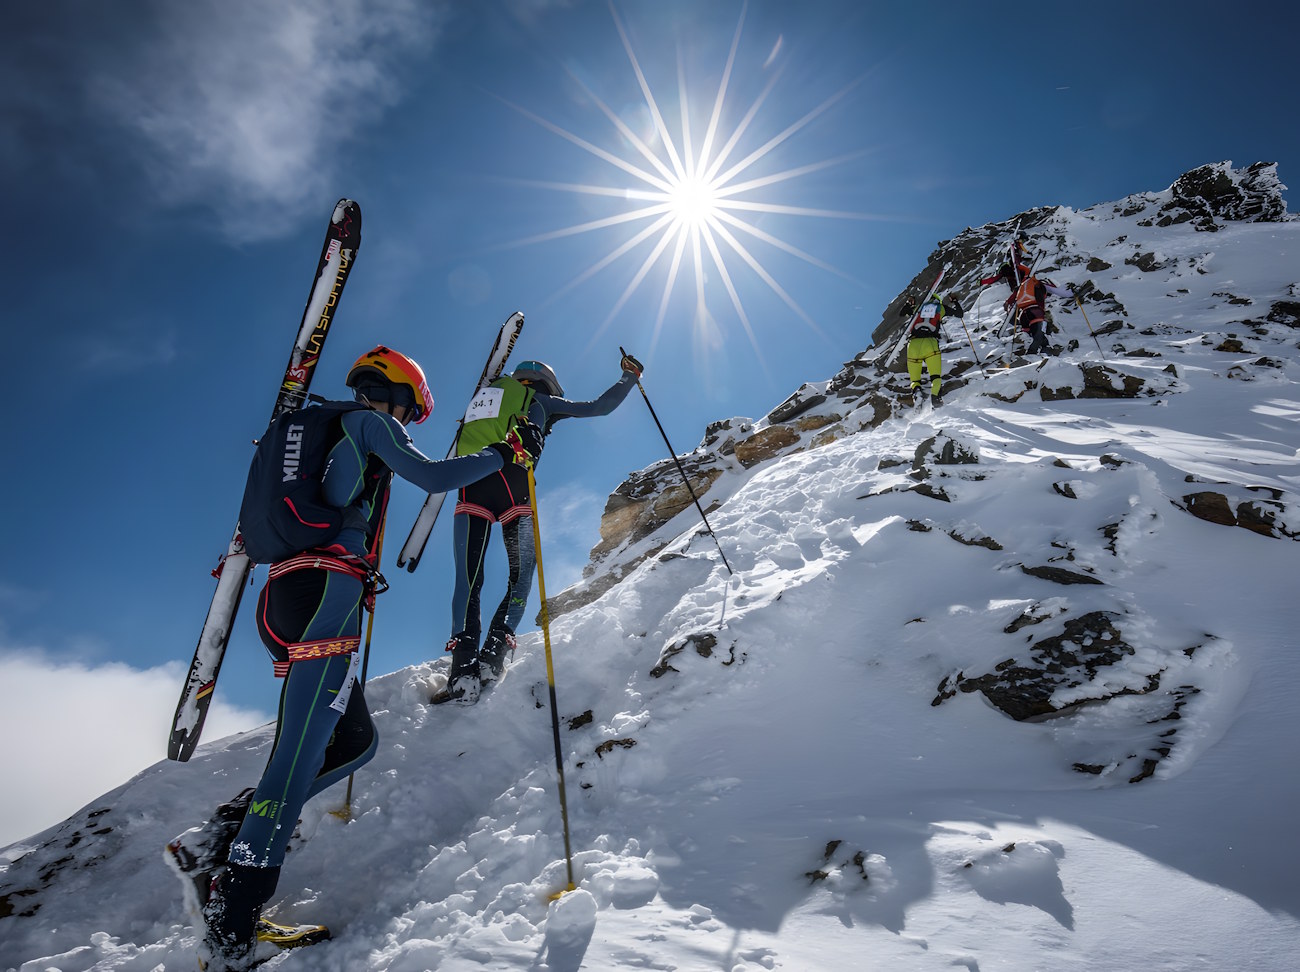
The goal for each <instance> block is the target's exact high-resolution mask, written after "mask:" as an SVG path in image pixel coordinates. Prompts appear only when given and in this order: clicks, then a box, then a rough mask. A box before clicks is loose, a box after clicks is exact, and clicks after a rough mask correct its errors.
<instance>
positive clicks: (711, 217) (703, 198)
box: [664, 176, 721, 230]
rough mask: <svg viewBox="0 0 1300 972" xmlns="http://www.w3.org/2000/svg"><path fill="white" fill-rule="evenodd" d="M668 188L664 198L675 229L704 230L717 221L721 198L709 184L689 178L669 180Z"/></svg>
mask: <svg viewBox="0 0 1300 972" xmlns="http://www.w3.org/2000/svg"><path fill="white" fill-rule="evenodd" d="M669 186H670V188H669V189H668V191H667V192H666V193H664V197H665V201H666V202H667V203H668V212H669V213H670V214H671V215H672V217H673V221H674V223H675V224H676V228H677V229H679V230H680V229H686V230H700V229H705V228H708V227H709V226H710V225H711V224H713V223H714V222H715V221H716V220H717V218H718V212H719V202H720V199H721V197H720V196H719V195H718V193H717V191H716V189H717V187H716V186H714V185H713V184H712V183H711V182H709V181H708V180H706V179H703V178H700V177H699V176H690V177H687V178H683V179H677V180H670V181H669Z"/></svg>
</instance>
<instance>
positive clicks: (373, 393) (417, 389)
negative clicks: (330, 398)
mask: <svg viewBox="0 0 1300 972" xmlns="http://www.w3.org/2000/svg"><path fill="white" fill-rule="evenodd" d="M347 385H348V387H349V388H352V389H355V390H356V391H357V392H359V393H361V394H363V395H364V396H365V397H366V399H367V400H369V401H372V402H389V403H390V404H393V405H405V406H407V407H408V408H410V409H412V410H413V411H414V413H415V418H414V419H413V420H412V421H414V422H415V423H416V424H417V425H418V424H420V423H421V422H423V421H424V420H425V419H426V418H428V417H429V413H430V412H432V411H433V395H431V394H430V393H429V383H428V382H427V381H426V380H425V378H424V369H422V368H421V367H420V366H419V365H418V364H416V363H415V362H414V361H412V360H411V359H410V358H408V357H407V356H406V355H404V354H402V353H401V352H400V351H394V350H393V349H392V348H386V347H384V346H383V345H382V344H381V345H380V346H379V347H377V348H375V349H374V350H373V351H367V352H366V353H365V354H363V355H362V356H361V357H359V358H357V361H356V364H354V365H353V366H352V367H351V369H349V371H348V377H347Z"/></svg>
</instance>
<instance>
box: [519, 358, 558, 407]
mask: <svg viewBox="0 0 1300 972" xmlns="http://www.w3.org/2000/svg"><path fill="white" fill-rule="evenodd" d="M510 377H511V378H513V379H515V381H531V382H532V383H533V384H534V385H537V386H538V387H540V388H541V390H542V391H544V392H546V394H548V395H554V396H555V397H556V398H563V397H564V388H563V387H562V386H561V385H560V379H558V378H556V377H555V372H554V371H552V370H551V366H550V365H548V364H543V363H542V362H541V361H521V362H519V364H517V365H515V370H514V371H512V372H511V373H510Z"/></svg>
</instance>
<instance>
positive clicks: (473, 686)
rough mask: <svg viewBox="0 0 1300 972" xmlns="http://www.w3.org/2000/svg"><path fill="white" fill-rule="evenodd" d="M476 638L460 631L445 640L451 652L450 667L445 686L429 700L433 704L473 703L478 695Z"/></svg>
mask: <svg viewBox="0 0 1300 972" xmlns="http://www.w3.org/2000/svg"><path fill="white" fill-rule="evenodd" d="M477 642H478V639H476V638H473V637H471V636H470V635H467V634H465V633H464V632H461V633H460V634H458V635H452V636H451V640H449V641H448V642H447V650H448V651H449V652H451V668H450V669H449V670H448V672H447V687H446V688H445V689H443V690H442V691H441V692H439V693H437V694H436V695H434V696H433V698H431V699H430V700H429V702H430V703H431V704H433V705H441V704H442V703H443V702H455V703H457V704H458V705H473V704H474V703H475V702H477V701H478V696H479V664H478V643H477Z"/></svg>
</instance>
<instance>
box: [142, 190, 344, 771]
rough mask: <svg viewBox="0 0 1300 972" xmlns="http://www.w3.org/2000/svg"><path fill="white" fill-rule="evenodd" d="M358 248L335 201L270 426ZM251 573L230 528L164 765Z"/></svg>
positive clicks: (191, 724) (184, 740) (185, 733)
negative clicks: (214, 590)
mask: <svg viewBox="0 0 1300 972" xmlns="http://www.w3.org/2000/svg"><path fill="white" fill-rule="evenodd" d="M360 246H361V207H360V206H358V205H357V203H356V202H355V201H353V200H351V199H340V200H339V201H338V203H337V204H336V205H335V206H334V212H333V214H332V215H331V217H330V222H329V226H328V227H327V229H326V232H325V244H324V246H323V247H322V248H321V254H320V260H319V261H318V262H317V264H316V276H315V277H314V278H313V280H312V286H311V291H310V293H309V294H308V297H307V306H306V307H305V308H304V309H303V315H302V322H301V323H300V324H299V327H298V333H297V335H296V336H295V338H294V342H293V349H292V351H291V352H290V353H289V363H288V364H287V365H286V366H285V369H284V377H283V379H282V380H281V382H280V389H279V392H278V394H277V395H276V399H275V407H274V408H273V409H272V410H271V419H270V421H271V422H274V421H275V419H276V418H277V417H279V416H280V415H281V414H282V413H284V412H287V411H290V410H291V409H295V408H301V407H302V406H303V405H305V404H306V402H307V394H308V390H309V389H310V387H311V380H312V375H313V374H314V373H315V371H316V364H317V362H318V361H319V360H320V355H321V351H322V349H323V348H324V347H325V338H326V337H327V336H328V335H329V330H330V324H331V323H332V322H333V320H334V313H335V311H336V310H337V309H338V304H339V298H340V297H342V296H343V286H344V284H346V283H347V280H348V275H349V274H350V273H351V270H352V267H353V264H354V263H355V261H356V256H357V250H358V249H359V248H360ZM269 424H270V423H269V422H268V425H269ZM251 570H252V563H251V562H250V561H249V559H248V556H247V555H246V554H245V553H244V544H243V541H242V540H241V539H240V535H239V527H238V525H236V527H235V532H234V535H233V536H232V537H231V540H230V544H229V545H228V546H227V548H226V553H225V556H224V557H222V559H221V562H220V563H219V564H218V565H217V569H216V570H214V571H213V575H214V576H215V577H216V578H217V590H216V592H215V593H214V594H213V596H212V605H211V606H210V607H209V608H208V615H207V618H206V619H205V620H204V622H203V631H202V633H201V634H200V635H199V643H198V645H197V647H196V648H195V649H194V658H193V660H192V661H191V662H190V668H189V673H188V674H187V675H186V676H185V684H184V686H183V687H182V689H181V696H180V701H179V702H178V703H177V704H176V715H175V718H174V719H173V720H172V731H171V738H170V740H169V741H168V744H167V757H168V758H169V759H175V760H180V761H182V762H184V761H185V760H187V759H189V758H190V756H191V755H192V754H193V753H194V749H195V747H196V746H198V744H199V735H200V733H201V732H202V731H203V722H204V720H205V719H206V718H207V714H208V706H209V705H210V704H211V702H212V692H213V690H214V689H215V688H216V683H217V676H218V675H219V674H220V672H221V662H222V660H223V658H224V657H225V654H226V646H227V644H229V642H230V631H231V627H232V625H233V624H234V622H235V616H236V614H238V612H239V602H240V599H241V598H242V597H243V593H244V587H245V586H246V584H247V581H248V574H249V572H250V571H251Z"/></svg>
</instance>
